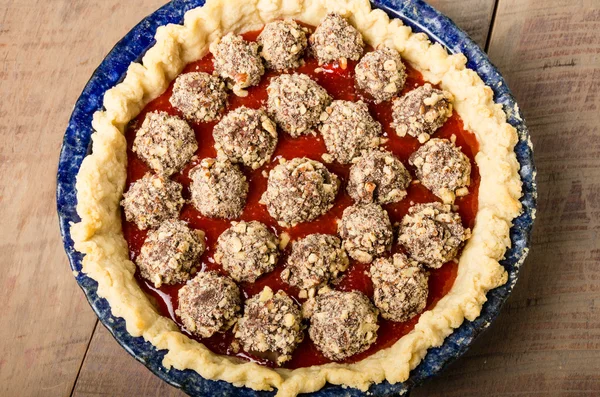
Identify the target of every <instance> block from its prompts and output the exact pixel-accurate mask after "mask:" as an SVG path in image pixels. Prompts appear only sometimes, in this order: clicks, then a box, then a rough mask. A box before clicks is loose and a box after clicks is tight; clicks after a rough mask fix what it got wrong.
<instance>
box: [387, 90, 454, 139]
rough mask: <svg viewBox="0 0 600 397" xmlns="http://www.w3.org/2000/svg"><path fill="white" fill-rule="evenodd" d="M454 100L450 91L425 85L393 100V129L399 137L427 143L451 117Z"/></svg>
mask: <svg viewBox="0 0 600 397" xmlns="http://www.w3.org/2000/svg"><path fill="white" fill-rule="evenodd" d="M453 100H454V97H453V96H452V94H451V93H449V92H448V91H443V90H438V89H437V88H433V87H432V86H431V84H429V83H426V84H425V85H422V86H421V87H418V88H415V89H414V90H412V91H409V92H408V93H406V95H404V96H402V97H400V98H397V99H395V100H394V102H393V104H392V117H393V119H394V122H393V123H392V127H394V128H395V129H396V133H397V134H398V135H399V136H405V135H406V134H408V135H410V136H413V137H415V138H417V139H418V140H419V142H421V143H425V142H427V140H428V139H429V138H430V137H431V135H433V133H434V132H435V131H437V129H438V128H440V127H441V126H442V125H444V123H445V122H446V120H448V117H450V116H452V101H453Z"/></svg>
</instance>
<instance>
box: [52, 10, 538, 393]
mask: <svg viewBox="0 0 600 397" xmlns="http://www.w3.org/2000/svg"><path fill="white" fill-rule="evenodd" d="M202 5H204V0H174V1H171V2H170V3H167V4H166V5H164V6H162V7H161V8H159V9H158V10H156V11H155V12H154V13H152V14H150V15H149V16H148V17H146V18H144V19H143V20H142V21H141V22H140V23H139V24H137V25H136V26H135V27H134V28H133V29H132V30H131V31H129V32H128V33H127V34H126V35H125V36H124V37H123V38H122V39H121V40H120V41H119V42H118V43H117V44H116V45H115V46H114V47H113V49H112V50H111V51H110V52H109V53H108V55H107V56H106V57H105V58H104V60H103V61H102V62H101V64H100V66H99V67H98V68H97V69H96V70H95V71H94V73H93V74H92V77H91V78H90V80H89V81H88V83H87V84H86V86H85V88H84V90H83V92H82V94H81V95H80V97H79V98H78V100H77V102H76V104H75V107H74V110H73V113H72V115H71V118H70V120H69V125H68V128H67V131H66V133H65V137H64V140H63V144H62V147H61V152H60V159H59V166H58V174H57V193H56V194H57V195H56V200H57V210H58V216H59V223H60V230H61V235H62V238H63V244H64V246H65V251H66V253H67V256H68V257H69V262H70V266H71V269H72V270H73V273H74V274H75V278H76V280H77V283H78V284H79V286H80V287H81V288H82V290H83V291H84V293H85V295H86V298H87V300H88V302H89V303H90V305H91V306H92V309H93V310H94V312H95V313H96V315H97V316H98V318H99V319H100V321H101V322H102V324H103V325H104V326H105V327H106V328H107V329H108V330H109V332H110V333H111V334H112V335H113V337H114V338H115V339H116V340H117V342H118V343H119V344H120V345H121V346H122V347H123V348H124V349H125V350H126V351H127V352H128V353H129V354H131V355H132V356H133V357H134V358H136V359H137V360H138V361H140V362H141V363H143V364H144V365H145V366H146V367H147V368H149V369H150V370H151V371H152V372H153V373H154V374H156V375H157V376H158V377H160V378H161V379H162V380H164V381H166V382H167V383H169V384H171V385H173V386H175V387H178V388H180V389H182V390H183V391H184V392H186V393H188V394H191V395H196V396H204V395H213V394H212V393H213V392H214V391H219V393H221V394H222V395H225V396H229V395H244V396H267V395H273V394H274V392H260V391H254V390H252V389H249V388H246V387H243V388H238V387H235V386H233V385H232V384H230V383H228V382H224V381H213V380H207V379H204V378H202V377H201V376H200V375H199V374H198V373H196V372H195V371H193V370H184V371H180V370H176V369H174V368H172V369H170V370H166V369H165V368H164V367H163V366H162V358H163V356H164V354H165V352H166V351H158V350H156V349H155V348H154V347H153V346H152V345H151V344H150V343H149V342H145V341H144V340H143V338H141V337H136V338H134V337H132V336H131V335H129V333H127V331H126V329H125V323H124V320H123V319H121V318H116V317H114V316H112V314H111V311H110V306H109V305H108V303H107V302H106V300H104V299H103V298H99V297H98V296H97V293H96V292H97V284H96V282H95V281H94V280H93V279H91V278H89V277H87V276H86V275H85V274H84V273H82V272H81V259H82V258H83V255H82V254H80V253H79V252H77V251H75V250H74V248H73V241H72V240H71V237H70V230H69V228H70V224H71V222H76V221H78V220H79V217H78V216H77V213H76V211H75V206H76V202H77V200H76V197H75V192H76V191H75V176H76V174H77V172H78V170H79V166H80V165H81V162H82V161H83V158H84V157H85V156H86V155H87V154H88V153H89V150H90V143H91V134H92V132H93V130H92V127H91V118H92V115H93V113H94V112H95V111H96V110H98V109H101V108H102V98H103V96H104V92H105V91H106V90H107V89H109V88H111V87H113V86H114V85H115V84H117V83H118V82H119V81H120V80H122V78H123V77H124V74H125V71H126V70H127V67H128V66H129V64H130V63H131V62H135V61H138V60H139V59H141V56H142V55H143V54H144V53H145V51H146V50H147V49H148V48H150V47H151V46H152V45H153V44H154V33H155V32H156V29H157V28H158V27H159V26H161V25H164V24H167V23H182V22H183V15H184V14H185V12H186V11H188V10H190V9H192V8H196V7H199V6H202ZM371 5H372V6H373V7H374V8H380V9H382V10H383V11H385V12H386V13H387V14H388V15H390V17H394V18H400V19H401V20H402V22H403V23H404V24H406V25H408V26H410V27H411V28H413V30H415V31H421V32H424V33H426V34H427V35H428V36H429V37H430V38H431V39H432V41H435V42H438V43H440V44H442V45H443V46H444V47H445V48H446V49H447V50H448V52H450V53H458V52H461V53H463V54H464V55H465V56H466V57H467V60H468V62H467V67H469V68H470V69H472V70H474V71H476V72H477V73H478V74H479V76H480V77H481V78H482V80H483V81H484V82H485V83H486V85H488V86H490V88H492V90H493V91H494V98H495V102H496V103H500V104H502V105H503V108H504V111H505V113H506V114H507V121H508V122H509V123H510V124H511V125H513V126H514V127H515V128H516V129H517V132H518V135H519V142H518V143H517V145H516V146H515V153H516V155H517V160H518V161H519V164H520V165H521V169H520V171H519V174H520V177H521V180H522V182H523V197H521V199H520V201H521V203H522V205H523V212H522V214H521V215H520V216H519V217H517V218H516V219H514V220H513V227H512V228H511V229H510V239H511V243H512V246H511V247H510V248H509V249H508V250H507V252H506V255H505V259H504V260H502V261H500V263H501V264H502V265H503V266H504V267H505V269H506V270H507V272H508V282H507V283H506V284H504V285H503V286H500V287H498V288H496V289H494V290H491V291H489V292H488V294H487V298H488V300H487V302H486V303H485V304H484V306H483V308H482V311H481V314H480V316H479V317H478V318H477V319H475V320H474V321H472V322H469V321H466V320H465V321H464V322H463V324H462V325H461V326H460V327H459V328H457V329H455V330H454V332H453V333H452V334H451V335H449V336H448V337H447V338H446V339H445V340H444V343H443V344H442V345H441V346H440V347H437V348H431V349H429V350H428V352H427V355H426V356H425V357H424V358H423V360H422V361H421V363H420V364H419V365H418V366H417V367H416V368H415V369H413V370H412V371H411V374H410V377H409V379H408V380H407V381H405V382H403V383H398V384H395V385H391V384H389V383H388V382H383V383H379V384H374V385H372V386H371V388H370V389H369V392H370V393H371V395H376V396H384V395H389V394H392V393H395V394H398V393H400V394H403V393H406V392H407V391H409V390H410V389H411V388H412V387H414V386H415V385H418V384H420V383H422V382H423V381H424V380H425V379H427V378H429V377H431V376H433V375H435V374H437V373H439V372H440V371H441V370H442V369H443V368H444V367H445V366H447V365H448V364H449V363H450V362H452V361H454V360H456V359H457V358H458V357H460V356H461V355H462V354H464V352H466V350H467V349H468V347H469V346H470V345H471V344H472V342H473V340H474V339H475V338H476V337H477V336H478V335H479V334H481V332H483V331H484V330H485V329H487V327H489V325H490V324H491V322H492V321H493V320H494V319H495V318H496V317H497V315H498V314H499V312H500V309H501V306H502V304H503V303H504V302H505V301H506V299H507V297H508V295H509V294H510V292H511V291H512V288H513V287H514V284H515V283H516V280H517V279H518V274H519V270H520V267H521V265H522V263H523V261H524V260H525V257H526V256H527V253H528V251H529V248H528V247H529V243H530V236H531V230H532V226H533V221H534V219H535V210H536V200H537V185H536V181H535V176H536V171H535V165H534V161H533V149H532V146H531V141H530V137H529V133H528V131H527V128H526V126H525V121H524V120H523V118H522V117H521V116H520V114H519V110H518V106H517V104H516V101H515V99H514V97H513V95H512V93H511V92H510V90H509V89H508V86H507V85H506V83H505V81H504V79H503V78H502V76H501V75H500V73H499V72H498V71H497V70H496V68H495V67H494V66H493V65H492V63H491V62H490V61H489V59H488V57H487V55H486V54H485V53H484V52H483V51H482V50H481V48H479V46H478V45H477V44H475V43H474V42H473V41H472V40H471V39H470V38H469V37H468V35H467V34H466V33H465V32H464V31H462V30H461V29H460V28H458V27H457V26H456V25H455V24H454V23H453V22H452V21H451V20H450V19H449V18H447V17H445V16H444V15H443V14H441V13H440V12H438V11H437V10H435V9H434V8H433V7H431V6H429V5H428V4H426V3H424V2H423V1H421V0H413V1H409V0H404V1H400V0H375V1H372V2H371ZM341 391H343V392H344V393H345V395H349V396H362V395H364V393H363V392H361V391H359V390H357V389H349V388H342V386H336V385H330V384H328V385H327V386H325V387H324V388H323V389H321V390H319V391H317V392H314V393H312V394H311V395H312V396H320V397H321V396H331V395H335V394H338V393H339V392H341Z"/></svg>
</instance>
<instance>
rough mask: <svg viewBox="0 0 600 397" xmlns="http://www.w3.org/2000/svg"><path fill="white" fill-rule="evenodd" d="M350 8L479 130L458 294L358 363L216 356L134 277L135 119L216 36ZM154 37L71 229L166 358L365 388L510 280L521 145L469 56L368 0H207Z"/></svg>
mask: <svg viewBox="0 0 600 397" xmlns="http://www.w3.org/2000/svg"><path fill="white" fill-rule="evenodd" d="M331 11H335V12H339V13H341V14H342V15H344V16H346V17H348V18H349V19H350V21H351V22H352V23H353V25H354V26H356V27H357V29H358V30H359V31H361V33H362V34H363V37H364V39H365V41H366V42H367V43H369V44H371V45H372V46H377V45H379V44H382V43H385V44H387V45H389V46H392V47H394V48H396V49H397V50H398V51H400V53H401V55H402V57H403V58H404V59H405V60H407V61H408V62H410V64H411V65H412V66H413V67H415V68H416V69H417V70H418V71H420V72H421V73H422V74H423V77H424V78H425V79H426V80H427V81H429V82H431V83H434V84H440V85H441V86H442V88H444V89H446V90H448V91H450V92H451V93H452V94H453V95H454V97H455V101H454V107H455V109H456V111H457V113H458V114H459V115H460V116H461V118H462V120H463V122H464V124H465V129H468V130H470V131H472V132H473V133H475V135H476V137H477V139H478V142H479V146H480V151H479V153H478V154H477V156H476V158H475V161H476V163H477V165H478V167H479V172H480V175H481V181H480V187H479V197H478V199H479V210H478V213H477V215H476V223H475V227H474V230H473V236H472V238H471V239H470V240H469V242H468V243H467V245H466V247H465V249H464V250H463V252H462V255H461V257H460V260H459V266H458V274H457V277H456V280H455V282H454V285H453V287H452V289H451V290H450V292H449V293H448V294H447V295H446V296H445V297H443V298H442V299H441V300H440V301H439V302H438V303H437V304H436V306H435V307H434V308H433V309H431V310H429V311H426V312H424V313H423V314H422V315H421V317H420V318H419V321H418V323H417V325H416V326H415V328H414V329H413V330H412V331H411V332H410V333H408V334H407V335H405V336H403V337H402V338H400V339H399V340H398V341H397V342H396V343H395V344H394V345H393V346H391V347H389V348H387V349H384V350H381V351H379V352H377V353H375V354H373V355H371V356H369V357H367V358H365V359H363V360H361V361H359V362H357V363H353V364H339V363H330V364H325V365H320V366H314V367H308V368H299V369H295V370H289V369H271V368H267V367H263V366H260V365H258V364H256V363H251V362H241V361H239V360H237V359H235V358H232V357H227V356H220V355H217V354H214V353H212V352H211V351H210V350H208V349H207V348H206V347H204V346H203V345H202V344H201V343H199V342H196V341H194V340H192V339H190V338H188V337H187V336H185V335H184V334H183V333H181V332H180V331H179V330H178V328H177V326H176V325H175V323H173V321H171V320H170V319H168V318H166V317H163V316H161V315H160V314H159V313H158V312H157V311H156V309H155V308H154V307H153V306H152V304H151V303H150V301H149V300H148V298H147V297H146V296H145V295H144V293H143V292H142V290H141V289H140V287H139V286H138V284H137V282H136V280H135V279H134V277H133V275H134V272H135V265H134V264H133V263H132V262H131V261H130V260H129V253H128V247H127V244H126V242H125V239H124V237H123V232H122V229H121V214H120V206H119V202H120V199H121V197H122V195H123V189H124V187H125V180H126V163H127V156H126V141H125V137H124V134H123V131H124V129H125V126H126V125H127V123H128V122H129V121H130V120H131V119H132V118H134V117H135V116H136V115H137V114H138V113H139V112H140V111H141V109H143V107H144V106H145V105H146V104H147V103H148V102H149V101H151V100H152V99H154V98H156V97H158V96H159V95H160V94H162V93H163V92H164V91H165V89H166V88H167V86H168V84H169V83H170V81H172V80H173V79H174V78H175V77H176V76H177V75H178V74H179V73H180V72H181V70H182V69H183V67H184V66H185V65H186V64H187V63H189V62H192V61H194V60H197V59H199V58H201V57H202V56H203V55H204V54H206V53H207V52H208V46H209V44H210V43H211V42H212V41H214V40H215V39H216V38H217V37H219V36H221V35H223V34H225V33H227V32H230V31H234V32H243V31H248V30H253V29H256V28H259V27H260V26H262V25H264V23H266V22H269V21H271V20H274V19H280V18H286V17H290V18H295V19H298V20H301V21H303V22H306V23H309V24H312V25H318V23H319V21H320V20H321V19H322V18H323V17H324V16H325V14H326V13H327V12H331ZM155 37H156V44H155V45H154V46H153V47H152V48H150V49H149V50H148V51H147V52H146V54H145V55H144V57H143V59H142V63H132V64H131V65H130V67H129V69H128V71H127V75H126V77H125V79H124V80H123V81H122V82H121V83H119V84H117V85H116V86H115V87H113V88H112V89H110V90H108V91H107V92H106V93H105V96H104V108H105V110H102V111H98V112H96V113H95V114H94V117H93V122H92V125H93V128H94V130H95V132H94V134H93V135H92V141H93V144H92V153H91V154H90V155H88V156H87V157H86V158H85V159H84V161H83V162H82V165H81V168H80V170H79V173H78V175H77V183H76V189H77V213H78V214H79V216H80V217H81V221H80V222H79V223H77V224H74V225H73V226H72V228H71V236H72V238H73V241H74V245H75V249H76V250H77V251H79V252H82V253H84V254H85V256H84V258H83V261H82V270H83V272H84V273H87V275H88V276H89V277H91V278H92V279H94V280H96V281H97V282H98V296H100V297H103V298H105V299H106V300H107V301H108V303H109V304H110V307H111V311H112V314H113V315H114V316H116V317H122V318H124V319H125V323H126V327H127V331H128V332H129V333H130V334H131V335H132V336H135V337H138V336H142V337H144V339H145V340H147V341H149V342H150V343H152V344H153V345H154V346H155V347H156V348H157V349H167V350H168V352H167V354H166V355H165V357H164V359H163V365H164V366H165V367H167V368H170V367H174V368H176V369H179V370H183V369H193V370H195V371H196V372H198V373H199V374H200V375H201V376H202V377H204V378H206V379H214V380H224V381H228V382H230V383H232V384H234V385H236V386H247V387H250V388H252V389H255V390H271V389H273V388H277V389H278V395H280V396H295V395H296V394H298V393H307V392H312V391H316V390H319V389H321V388H322V387H323V386H324V385H325V384H326V382H329V383H332V384H340V385H346V386H350V387H355V388H358V389H361V390H367V389H368V387H369V386H370V385H371V384H372V383H379V382H382V381H384V380H387V381H389V382H390V383H397V382H402V381H404V380H406V379H407V378H408V376H409V373H410V370H411V369H413V368H414V367H416V366H417V365H418V363H419V362H420V361H421V359H422V358H423V357H424V356H425V354H426V352H427V349H429V348H430V347H436V346H440V345H441V344H442V343H443V341H444V339H445V338H446V337H447V336H448V335H450V334H451V333H452V332H453V330H454V329H455V328H457V327H458V326H460V325H461V323H462V322H463V320H464V319H465V318H466V319H468V320H474V319H475V318H476V317H478V316H479V313H480V311H481V307H482V306H483V303H484V302H485V301H486V293H487V291H489V290H490V289H493V288H495V287H498V286H500V285H503V284H504V283H505V282H506V280H507V273H506V271H505V270H504V268H503V267H502V266H501V265H500V264H499V263H498V261H499V260H500V259H502V258H503V257H504V254H505V251H506V247H509V246H510V238H509V230H510V227H511V226H512V220H513V219H514V218H515V217H516V216H518V215H519V213H520V211H521V203H520V202H519V198H520V197H521V180H520V177H519V174H518V170H519V163H518V161H517V159H516V155H515V152H514V146H515V144H516V143H517V141H518V136H517V132H516V130H515V129H514V128H513V127H512V126H510V125H509V124H508V123H507V122H506V114H505V113H504V112H503V110H502V106H501V105H499V104H495V103H494V102H493V92H492V90H491V89H490V88H489V87H487V86H486V85H485V84H484V83H483V81H482V80H481V79H480V78H479V76H478V75H477V73H475V72H474V71H472V70H470V69H467V68H466V66H465V65H466V58H465V56H464V55H462V54H455V55H449V54H448V53H447V52H446V50H445V49H444V48H443V47H442V46H441V45H439V44H432V43H431V42H430V41H429V39H428V38H427V36H426V35H425V34H423V33H413V32H412V31H411V29H410V28H409V27H407V26H405V25H403V24H402V22H401V21H400V20H398V19H390V18H389V17H388V16H387V14H386V13H385V12H383V11H381V10H378V9H375V10H372V9H371V7H370V4H369V2H368V1H367V0H247V1H245V2H244V3H243V4H240V2H239V0H207V2H206V4H205V5H204V6H202V7H198V8H195V9H192V10H190V11H188V12H187V13H186V14H185V18H184V24H183V25H172V24H170V25H166V26H161V27H160V28H159V29H158V30H157V33H156V36H155Z"/></svg>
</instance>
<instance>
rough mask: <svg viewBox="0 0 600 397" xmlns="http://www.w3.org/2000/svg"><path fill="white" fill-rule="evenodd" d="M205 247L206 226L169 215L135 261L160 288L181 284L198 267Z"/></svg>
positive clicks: (150, 234)
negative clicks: (194, 227) (201, 227)
mask: <svg viewBox="0 0 600 397" xmlns="http://www.w3.org/2000/svg"><path fill="white" fill-rule="evenodd" d="M204 248H205V247H204V232H203V231H202V230H191V229H190V228H189V227H188V226H187V224H186V223H185V222H183V221H180V220H176V219H168V220H166V221H165V222H163V223H162V224H161V225H160V227H159V228H158V229H156V230H152V231H150V233H148V237H147V238H146V241H145V242H144V244H143V245H142V248H141V250H140V254H139V256H138V257H137V259H136V261H135V262H136V264H137V266H138V268H139V269H140V274H141V275H142V277H143V278H145V279H146V280H148V281H150V282H151V283H152V284H154V286H155V287H156V288H159V287H160V286H161V285H163V284H169V285H172V284H179V283H183V282H185V281H187V280H189V278H190V274H191V273H193V272H195V271H196V268H195V265H196V261H197V260H198V258H200V255H202V254H203V253H204Z"/></svg>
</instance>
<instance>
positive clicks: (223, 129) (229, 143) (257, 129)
mask: <svg viewBox="0 0 600 397" xmlns="http://www.w3.org/2000/svg"><path fill="white" fill-rule="evenodd" d="M213 137H214V139H215V149H216V150H217V158H219V159H229V161H231V162H232V163H241V164H244V165H245V166H247V167H250V168H252V169H257V168H259V167H260V166H262V165H263V164H265V163H266V162H267V161H269V160H270V159H271V156H272V155H273V152H274V151H275V146H277V127H276V126H275V123H274V122H273V121H271V119H270V118H269V116H267V114H266V113H265V111H264V110H262V109H249V108H247V107H245V106H242V107H239V108H237V109H235V110H232V111H231V112H229V113H227V115H225V117H223V119H221V121H219V123H218V124H217V125H216V126H215V128H214V129H213Z"/></svg>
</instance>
